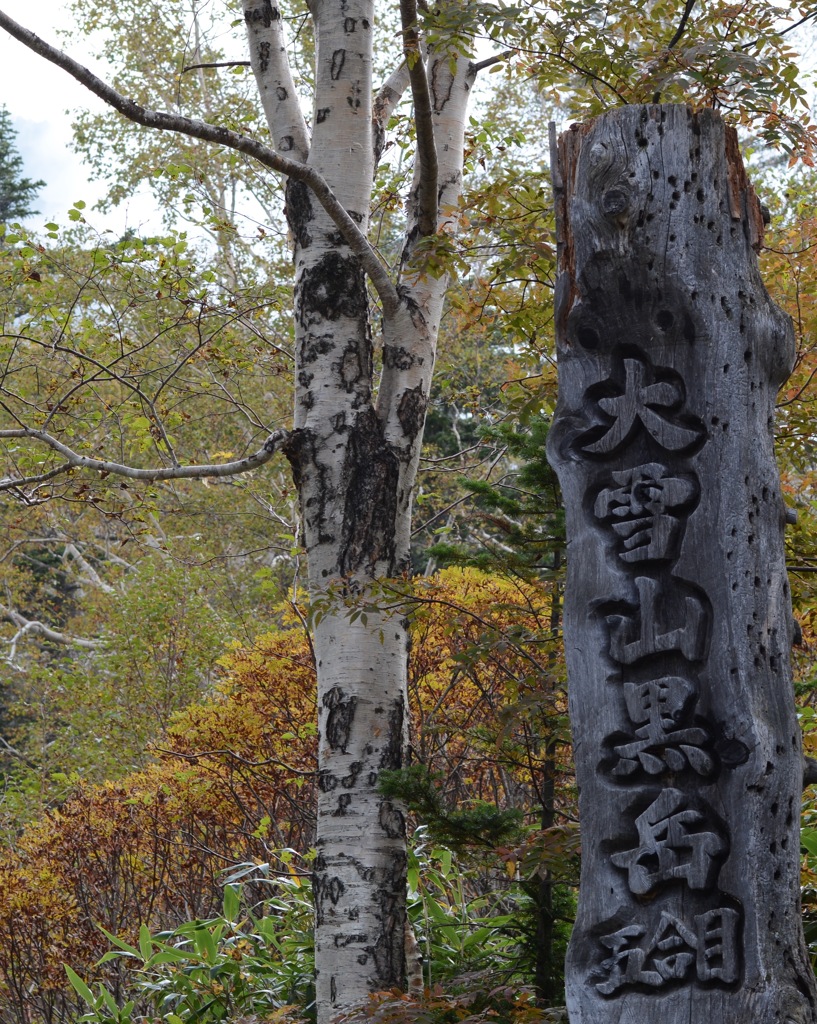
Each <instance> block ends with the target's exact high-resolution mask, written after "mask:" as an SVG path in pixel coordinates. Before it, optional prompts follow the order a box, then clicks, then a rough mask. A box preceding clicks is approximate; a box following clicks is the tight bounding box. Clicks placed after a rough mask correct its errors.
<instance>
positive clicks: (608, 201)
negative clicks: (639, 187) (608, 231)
mask: <svg viewBox="0 0 817 1024" xmlns="http://www.w3.org/2000/svg"><path fill="white" fill-rule="evenodd" d="M629 206H630V197H629V195H627V193H626V192H625V191H624V189H621V188H608V189H607V191H606V192H605V193H604V195H603V196H602V197H601V208H602V210H604V212H605V213H606V214H607V216H608V217H619V216H621V214H622V213H626V212H627V210H628V208H629Z"/></svg>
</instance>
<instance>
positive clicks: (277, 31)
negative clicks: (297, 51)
mask: <svg viewBox="0 0 817 1024" xmlns="http://www.w3.org/2000/svg"><path fill="white" fill-rule="evenodd" d="M243 7H244V22H245V24H246V26H247V41H248V43H249V46H250V63H251V66H252V70H253V74H254V75H255V82H256V85H257V86H258V95H259V96H260V97H261V105H262V106H263V108H264V113H265V114H266V116H267V124H268V125H269V130H270V134H271V135H272V139H273V143H274V145H275V149H276V150H277V151H278V152H279V153H289V154H291V156H292V158H293V159H294V160H298V161H299V162H300V163H305V162H306V160H307V157H308V156H309V133H308V131H307V127H306V121H305V120H304V116H303V113H302V111H301V104H300V102H299V101H298V93H297V91H296V89H295V82H294V80H293V78H292V71H291V70H290V66H289V58H288V56H287V49H286V42H285V40H284V31H283V19H282V17H281V12H280V10H279V9H278V8H277V7H273V6H272V5H271V4H270V2H269V0H244V3H243Z"/></svg>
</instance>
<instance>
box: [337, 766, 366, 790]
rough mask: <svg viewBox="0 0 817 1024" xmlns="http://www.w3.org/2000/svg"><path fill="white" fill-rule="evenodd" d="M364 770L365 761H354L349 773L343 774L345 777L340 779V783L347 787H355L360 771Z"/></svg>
mask: <svg viewBox="0 0 817 1024" xmlns="http://www.w3.org/2000/svg"><path fill="white" fill-rule="evenodd" d="M362 771H363V762H362V761H353V762H352V763H351V764H350V765H349V774H348V775H344V776H343V778H342V779H341V780H340V784H341V785H342V786H344V787H345V788H346V789H352V788H353V787H354V785H355V783H356V782H357V777H358V775H360V773H361V772H362Z"/></svg>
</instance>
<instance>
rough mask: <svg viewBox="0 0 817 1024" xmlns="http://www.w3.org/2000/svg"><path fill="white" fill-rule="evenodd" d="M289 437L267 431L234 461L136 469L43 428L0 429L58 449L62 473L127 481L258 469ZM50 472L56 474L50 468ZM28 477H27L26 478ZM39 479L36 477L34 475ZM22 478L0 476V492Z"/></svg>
mask: <svg viewBox="0 0 817 1024" xmlns="http://www.w3.org/2000/svg"><path fill="white" fill-rule="evenodd" d="M288 437H289V432H288V431H286V430H276V431H275V432H274V433H272V434H270V436H269V437H268V438H267V440H266V441H265V442H264V445H263V447H262V448H260V449H259V450H258V451H257V452H255V453H254V454H252V455H248V456H247V457H246V458H243V459H237V460H236V461H234V462H222V463H220V464H217V465H213V466H157V467H155V468H153V469H137V468H136V467H134V466H126V465H123V464H121V463H119V462H110V461H108V460H107V459H92V458H90V457H89V456H87V455H80V454H79V452H75V451H74V450H73V449H72V448H69V447H68V446H67V445H65V444H63V443H62V441H60V440H58V439H57V438H56V437H54V436H53V434H49V433H47V432H46V431H44V430H35V429H34V428H32V427H19V428H16V429H13V430H0V440H11V439H14V438H31V439H32V440H35V441H42V443H43V444H46V445H48V447H49V448H51V449H53V450H54V451H55V452H58V453H59V454H60V455H62V457H63V458H64V459H65V465H64V467H60V470H61V471H62V472H65V471H67V470H69V469H91V470H96V471H97V472H99V473H104V474H105V475H106V476H107V475H108V474H110V473H113V474H115V475H116V476H124V477H128V479H130V480H146V481H155V480H200V479H202V478H204V477H208V476H214V477H222V476H236V475H237V474H239V473H248V472H250V470H253V469H258V468H259V466H263V465H264V463H265V462H269V460H270V459H271V458H272V457H273V455H274V454H275V453H276V452H277V451H278V450H279V449H280V448H281V446H282V445H283V444H284V442H285V441H286V440H287V438H288ZM51 472H52V475H56V472H57V471H55V470H52V471H51ZM29 479H31V478H29ZM34 479H39V478H34ZM21 484H22V481H21V480H19V479H14V478H11V477H6V478H5V479H0V491H8V490H13V489H15V488H19V487H20V486H21Z"/></svg>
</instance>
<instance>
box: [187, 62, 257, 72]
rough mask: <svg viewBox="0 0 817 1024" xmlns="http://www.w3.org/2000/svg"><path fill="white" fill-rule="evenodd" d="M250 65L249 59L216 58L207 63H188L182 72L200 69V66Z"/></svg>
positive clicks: (241, 66) (233, 66) (227, 66)
mask: <svg viewBox="0 0 817 1024" xmlns="http://www.w3.org/2000/svg"><path fill="white" fill-rule="evenodd" d="M250 66H251V65H250V62H249V61H248V60H216V61H210V62H208V63H206V64H187V65H186V66H185V67H183V68H182V74H183V75H185V74H187V72H188V71H198V70H199V69H200V68H248V67H250Z"/></svg>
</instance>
